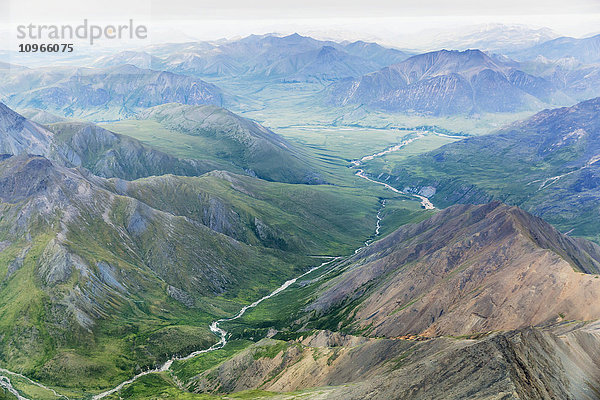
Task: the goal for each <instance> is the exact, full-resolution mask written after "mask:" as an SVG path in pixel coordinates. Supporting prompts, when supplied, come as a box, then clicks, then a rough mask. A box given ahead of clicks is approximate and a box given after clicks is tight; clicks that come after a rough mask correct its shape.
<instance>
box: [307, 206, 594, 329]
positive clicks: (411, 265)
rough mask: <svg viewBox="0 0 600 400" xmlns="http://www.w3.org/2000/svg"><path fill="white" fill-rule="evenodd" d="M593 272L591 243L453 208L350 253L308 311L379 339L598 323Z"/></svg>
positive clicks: (498, 214)
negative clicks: (568, 322)
mask: <svg viewBox="0 0 600 400" xmlns="http://www.w3.org/2000/svg"><path fill="white" fill-rule="evenodd" d="M599 271H600V247H599V246H597V245H595V244H592V243H590V242H587V241H584V240H582V239H574V238H570V237H568V236H564V235H562V234H560V233H559V232H558V231H556V230H555V229H554V228H553V227H551V226H550V225H549V224H547V223H545V222H544V221H542V220H541V219H539V218H536V217H533V216H531V215H529V214H527V213H525V212H523V211H521V210H520V209H518V208H516V207H509V206H506V205H503V204H502V203H499V202H493V203H489V204H485V205H478V206H467V205H460V206H454V207H450V208H448V209H446V210H444V211H442V212H440V213H439V214H437V215H435V216H434V217H432V218H430V219H428V220H426V221H423V222H422V223H420V224H417V225H409V226H406V227H402V228H400V229H399V230H398V231H396V232H394V233H393V234H391V235H389V236H388V237H386V238H385V239H382V240H380V241H378V242H376V243H374V244H373V245H371V246H369V247H367V248H366V249H364V250H363V251H361V252H359V253H358V254H356V255H355V256H354V257H353V258H352V259H350V260H349V261H348V266H347V267H346V270H345V271H344V272H343V273H341V274H340V275H339V276H337V277H336V278H334V279H332V280H331V281H330V282H328V283H326V284H324V285H323V287H322V288H321V289H320V290H319V292H318V295H317V298H316V300H315V301H314V302H313V303H312V304H311V305H310V306H309V307H308V310H309V311H311V312H313V313H315V314H316V315H315V316H313V318H318V316H319V315H329V313H331V312H334V313H337V314H341V315H344V316H345V317H344V319H343V322H342V323H340V324H341V325H344V324H347V325H349V326H350V327H352V329H355V330H363V331H365V332H367V333H368V334H370V335H375V336H386V337H396V336H401V335H407V334H419V335H425V336H438V335H464V334H473V333H477V332H487V331H495V330H511V329H517V328H522V327H526V326H530V325H538V324H543V323H551V322H557V321H561V320H564V319H566V320H591V319H596V318H599V317H600V279H598V275H597V274H598V273H599ZM339 327H340V328H341V327H342V326H339Z"/></svg>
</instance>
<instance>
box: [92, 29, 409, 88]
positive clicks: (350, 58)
mask: <svg viewBox="0 0 600 400" xmlns="http://www.w3.org/2000/svg"><path fill="white" fill-rule="evenodd" d="M407 57H408V55H407V53H405V52H402V51H400V50H396V49H389V48H385V47H382V46H380V45H378V44H376V43H368V42H364V41H356V42H343V43H338V42H333V41H322V40H317V39H313V38H311V37H307V36H301V35H299V34H293V35H288V36H277V35H272V34H268V35H250V36H248V37H245V38H242V39H238V40H231V41H225V42H221V43H218V42H217V43H215V42H200V43H188V44H173V45H160V46H153V47H150V48H148V49H147V51H146V52H122V53H119V54H116V55H114V56H107V57H103V58H101V59H98V60H97V61H96V62H95V63H94V65H98V66H116V65H121V64H125V63H127V64H134V65H137V66H144V67H145V68H152V69H154V68H159V69H164V70H168V71H172V72H175V73H181V74H189V75H193V76H246V77H247V78H249V79H257V78H261V79H268V80H283V81H297V82H305V81H317V82H320V81H325V82H327V81H331V80H336V79H340V78H347V77H351V76H358V75H362V74H364V73H367V72H371V71H375V70H377V69H378V68H381V67H383V66H385V65H389V64H392V63H396V62H399V61H401V60H404V59H406V58H407Z"/></svg>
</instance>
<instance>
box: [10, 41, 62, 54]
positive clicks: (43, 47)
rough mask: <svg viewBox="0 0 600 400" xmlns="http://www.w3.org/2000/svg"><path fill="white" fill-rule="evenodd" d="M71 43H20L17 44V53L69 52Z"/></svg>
mask: <svg viewBox="0 0 600 400" xmlns="http://www.w3.org/2000/svg"><path fill="white" fill-rule="evenodd" d="M72 51H73V44H71V43H49V44H37V43H21V44H19V53H71V52H72Z"/></svg>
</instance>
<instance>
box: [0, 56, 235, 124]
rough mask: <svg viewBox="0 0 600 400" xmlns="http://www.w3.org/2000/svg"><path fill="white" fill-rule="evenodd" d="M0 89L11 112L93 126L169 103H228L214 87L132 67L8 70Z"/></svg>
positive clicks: (176, 76)
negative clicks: (29, 111)
mask: <svg viewBox="0 0 600 400" xmlns="http://www.w3.org/2000/svg"><path fill="white" fill-rule="evenodd" d="M0 87H1V89H0V92H1V93H2V94H3V97H4V102H5V103H6V104H8V105H9V106H12V107H13V108H37V109H41V110H44V111H49V112H51V113H54V114H58V115H62V116H66V117H75V118H87V119H92V120H115V119H120V118H123V117H127V116H132V115H134V114H135V113H137V112H138V111H140V110H141V109H143V108H146V107H152V106H155V105H159V104H164V103H169V102H180V103H184V104H214V105H219V106H221V105H223V104H224V103H225V102H226V96H225V95H224V94H223V93H222V91H221V90H220V89H219V88H218V87H216V86H215V85H213V84H210V83H207V82H204V81H202V80H199V79H194V78H191V77H189V76H184V75H178V74H174V73H171V72H165V71H153V70H148V69H140V68H137V67H135V66H133V65H120V66H115V67H108V68H99V69H97V68H79V69H77V68H75V69H74V68H62V69H58V70H50V71H48V70H45V69H26V70H23V71H21V72H14V71H12V70H11V71H10V72H7V73H5V74H0Z"/></svg>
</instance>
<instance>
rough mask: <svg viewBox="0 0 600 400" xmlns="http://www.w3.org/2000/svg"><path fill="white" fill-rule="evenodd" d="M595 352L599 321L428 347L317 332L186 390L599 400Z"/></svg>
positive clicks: (261, 348)
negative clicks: (257, 390)
mask: <svg viewBox="0 0 600 400" xmlns="http://www.w3.org/2000/svg"><path fill="white" fill-rule="evenodd" d="M599 348H600V326H599V325H598V324H597V323H596V324H592V325H587V326H586V325H583V324H570V325H569V324H566V325H559V326H555V327H552V328H524V329H521V330H517V331H511V332H506V333H493V334H490V335H488V336H483V337H477V338H475V337H474V338H466V339H455V338H449V337H440V338H435V339H429V340H425V341H414V340H401V339H400V340H392V339H369V338H364V337H356V336H348V335H343V334H339V333H332V332H328V331H317V332H315V333H312V334H306V336H305V337H303V338H300V339H298V340H295V341H289V342H282V341H278V340H273V339H264V340H262V341H260V342H258V343H257V344H255V345H253V346H251V347H250V348H248V349H246V350H244V351H243V352H241V353H239V354H238V355H236V356H235V357H233V358H232V359H230V360H228V361H226V362H224V363H222V364H220V365H218V366H216V367H214V368H211V369H208V370H206V371H205V372H203V373H201V374H199V375H198V376H196V377H194V378H192V379H191V380H190V381H189V382H188V383H187V385H186V387H187V388H188V389H190V390H195V391H198V392H221V393H222V392H235V391H240V390H246V389H252V388H260V389H263V390H268V391H276V392H287V393H289V392H293V391H296V390H301V389H304V390H303V391H302V392H299V393H298V392H296V393H298V398H306V399H336V400H337V399H348V400H349V399H356V400H359V399H365V398H369V399H381V400H383V399H402V400H404V399H406V400H413V399H418V400H426V399H448V400H451V399H452V400H454V399H456V400H458V399H488V400H492V399H503V400H508V399H515V400H516V399H520V400H526V399H577V400H595V399H598V398H599V397H600V395H599V390H600V380H599V379H598V377H599V376H600V362H599V361H598V360H599V358H598V356H599V353H598V349H599ZM307 388H309V389H308V390H306V389H307ZM273 398H275V399H280V398H281V399H284V398H285V399H289V398H296V397H295V396H293V395H291V394H286V395H282V396H275V397H273Z"/></svg>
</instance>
